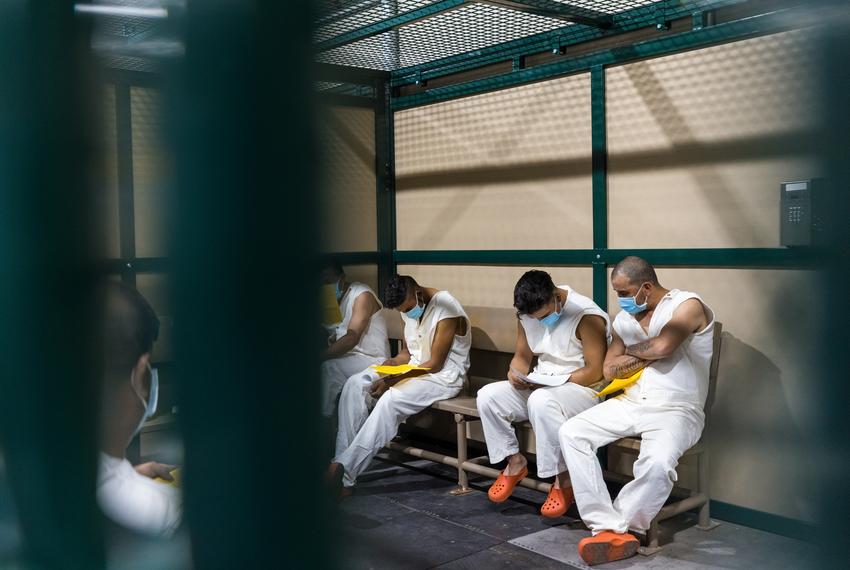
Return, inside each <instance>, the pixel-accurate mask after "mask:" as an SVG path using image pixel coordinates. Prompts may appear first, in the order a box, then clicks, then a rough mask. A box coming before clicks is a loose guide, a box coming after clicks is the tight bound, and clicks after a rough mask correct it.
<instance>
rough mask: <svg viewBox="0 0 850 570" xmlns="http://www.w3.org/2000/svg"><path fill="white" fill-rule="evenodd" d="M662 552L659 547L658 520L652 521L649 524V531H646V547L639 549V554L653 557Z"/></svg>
mask: <svg viewBox="0 0 850 570" xmlns="http://www.w3.org/2000/svg"><path fill="white" fill-rule="evenodd" d="M660 551H661V547H660V546H658V519H657V518H655V519H652V522H651V523H649V529H648V530H647V531H646V546H641V547H640V548H638V554H640V555H642V556H652V555H653V554H657V553H658V552H660Z"/></svg>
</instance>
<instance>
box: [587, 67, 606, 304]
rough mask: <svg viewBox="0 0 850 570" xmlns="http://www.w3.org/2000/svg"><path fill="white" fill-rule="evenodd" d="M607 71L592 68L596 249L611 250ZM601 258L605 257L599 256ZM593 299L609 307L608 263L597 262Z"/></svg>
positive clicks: (594, 243)
mask: <svg viewBox="0 0 850 570" xmlns="http://www.w3.org/2000/svg"><path fill="white" fill-rule="evenodd" d="M605 109H606V107H605V68H604V67H602V66H601V65H596V66H594V67H592V68H591V69H590V122H591V157H592V158H591V162H592V165H593V174H592V185H593V190H592V191H593V249H595V250H604V249H607V247H608V143H607V133H606V127H605V114H606V110H605ZM597 255H598V256H599V255H601V254H597ZM593 300H594V301H595V302H596V304H597V305H599V306H600V307H601V308H602V309H603V310H604V309H607V307H608V276H607V271H606V265H605V262H604V261H600V260H596V261H594V262H593Z"/></svg>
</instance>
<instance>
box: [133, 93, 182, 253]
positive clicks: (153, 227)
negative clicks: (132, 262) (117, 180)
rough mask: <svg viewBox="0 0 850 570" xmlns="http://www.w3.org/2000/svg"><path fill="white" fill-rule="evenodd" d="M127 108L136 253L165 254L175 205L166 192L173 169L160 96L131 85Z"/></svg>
mask: <svg viewBox="0 0 850 570" xmlns="http://www.w3.org/2000/svg"><path fill="white" fill-rule="evenodd" d="M130 109H131V114H132V120H133V207H134V210H135V223H136V255H137V256H138V257H167V256H168V255H169V252H170V247H169V241H170V236H169V234H168V229H169V228H170V227H171V224H172V221H173V217H174V205H173V203H172V202H171V199H170V194H169V184H170V181H171V172H172V168H171V164H170V161H169V160H168V157H169V155H170V153H169V152H168V151H167V150H166V148H165V142H164V139H163V131H162V124H163V123H162V121H163V119H162V100H161V95H160V93H159V92H158V91H157V90H156V89H151V88H147V87H132V88H131V89H130Z"/></svg>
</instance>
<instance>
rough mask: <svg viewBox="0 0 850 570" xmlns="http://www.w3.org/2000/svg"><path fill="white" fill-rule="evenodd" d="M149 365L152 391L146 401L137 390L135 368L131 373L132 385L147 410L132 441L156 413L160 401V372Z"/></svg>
mask: <svg viewBox="0 0 850 570" xmlns="http://www.w3.org/2000/svg"><path fill="white" fill-rule="evenodd" d="M147 367H148V372H150V374H151V391H150V396H149V397H148V401H147V402H145V399H144V398H142V395H141V394H139V392H138V390H136V385H135V384H134V383H133V380H134V379H135V378H134V377H133V376H134V374H135V373H136V371H135V370H134V371H133V372H131V373H130V385H131V386H132V387H133V392H135V393H136V396H137V397H138V398H139V401H140V402H142V406H144V408H145V412H144V413H143V414H142V419H141V420H139V425H138V427H136V431H134V432H133V435H132V436H131V437H130V440H131V441H132V439H133V438H134V437H136V436H137V435H138V434H139V432H140V431H141V430H142V425H144V423H145V422H146V421H148V419H149V418H150V417H151V416H153V415H154V414H155V413H156V405H157V402H158V401H159V374H157V370H156V368H151V365H150V364H148V365H147ZM128 443H129V442H128Z"/></svg>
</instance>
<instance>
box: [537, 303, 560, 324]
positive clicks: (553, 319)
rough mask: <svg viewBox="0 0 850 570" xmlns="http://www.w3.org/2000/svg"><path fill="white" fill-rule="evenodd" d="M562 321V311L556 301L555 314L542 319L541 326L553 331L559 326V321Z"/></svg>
mask: <svg viewBox="0 0 850 570" xmlns="http://www.w3.org/2000/svg"><path fill="white" fill-rule="evenodd" d="M560 320H561V309H560V307H558V301H557V299H556V300H555V312H553V313H552V314H549V315H546V316H545V317H543V318H542V319H540V324H541V325H543V326H544V327H546V328H547V329H551V328H552V327H554V326H555V325H557V324H558V321H560Z"/></svg>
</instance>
